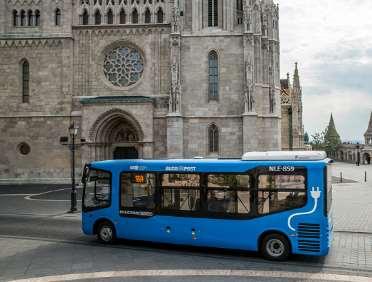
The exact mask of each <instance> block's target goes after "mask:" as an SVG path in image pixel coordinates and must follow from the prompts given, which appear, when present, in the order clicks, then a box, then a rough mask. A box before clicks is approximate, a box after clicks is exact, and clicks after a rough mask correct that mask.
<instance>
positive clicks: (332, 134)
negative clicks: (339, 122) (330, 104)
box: [325, 113, 341, 143]
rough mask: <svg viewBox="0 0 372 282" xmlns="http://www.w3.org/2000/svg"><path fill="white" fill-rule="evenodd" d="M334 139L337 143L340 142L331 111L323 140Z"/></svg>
mask: <svg viewBox="0 0 372 282" xmlns="http://www.w3.org/2000/svg"><path fill="white" fill-rule="evenodd" d="M331 139H333V140H335V141H337V142H338V143H341V138H340V135H339V134H338V132H337V129H336V125H335V121H334V120H333V114H332V113H331V119H330V120H329V125H328V127H327V131H326V134H325V140H331Z"/></svg>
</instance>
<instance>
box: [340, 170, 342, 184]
mask: <svg viewBox="0 0 372 282" xmlns="http://www.w3.org/2000/svg"><path fill="white" fill-rule="evenodd" d="M340 183H342V172H340Z"/></svg>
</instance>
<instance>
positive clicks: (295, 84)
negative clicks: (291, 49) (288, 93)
mask: <svg viewBox="0 0 372 282" xmlns="http://www.w3.org/2000/svg"><path fill="white" fill-rule="evenodd" d="M293 88H297V89H300V88H301V85H300V75H299V74H298V63H297V62H296V63H295V71H294V75H293Z"/></svg>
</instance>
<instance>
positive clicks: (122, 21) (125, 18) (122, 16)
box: [119, 8, 127, 24]
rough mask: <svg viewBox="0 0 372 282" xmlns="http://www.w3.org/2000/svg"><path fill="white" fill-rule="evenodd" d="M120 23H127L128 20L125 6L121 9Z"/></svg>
mask: <svg viewBox="0 0 372 282" xmlns="http://www.w3.org/2000/svg"><path fill="white" fill-rule="evenodd" d="M119 17H120V24H125V23H126V22H127V15H126V14H125V10H124V8H123V9H121V11H120V15H119Z"/></svg>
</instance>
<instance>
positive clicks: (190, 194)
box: [161, 173, 200, 212]
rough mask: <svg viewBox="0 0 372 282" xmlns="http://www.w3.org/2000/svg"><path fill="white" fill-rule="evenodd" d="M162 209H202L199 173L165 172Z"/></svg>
mask: <svg viewBox="0 0 372 282" xmlns="http://www.w3.org/2000/svg"><path fill="white" fill-rule="evenodd" d="M161 209H162V210H165V211H183V212H187V211H198V210H200V176H199V174H173V173H172V174H163V175H162V176H161Z"/></svg>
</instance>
